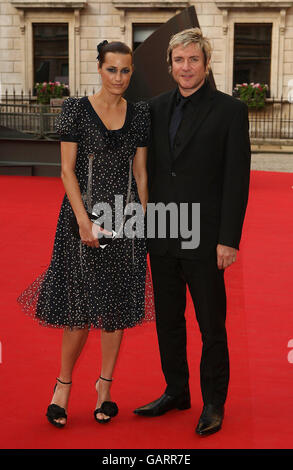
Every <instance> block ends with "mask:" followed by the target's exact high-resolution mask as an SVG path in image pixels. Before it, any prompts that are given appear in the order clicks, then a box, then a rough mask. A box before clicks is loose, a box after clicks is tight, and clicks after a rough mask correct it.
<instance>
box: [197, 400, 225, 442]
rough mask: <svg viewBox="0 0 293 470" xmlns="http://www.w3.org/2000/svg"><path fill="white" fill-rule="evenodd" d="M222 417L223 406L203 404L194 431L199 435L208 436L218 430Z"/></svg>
mask: <svg viewBox="0 0 293 470" xmlns="http://www.w3.org/2000/svg"><path fill="white" fill-rule="evenodd" d="M223 418H224V407H223V406H214V405H212V404H209V405H205V406H204V407H203V410H202V414H201V416H200V418H199V421H198V425H197V427H196V430H195V432H196V433H197V434H199V435H200V436H208V435H209V434H213V433H215V432H217V431H220V429H221V427H222V422H223Z"/></svg>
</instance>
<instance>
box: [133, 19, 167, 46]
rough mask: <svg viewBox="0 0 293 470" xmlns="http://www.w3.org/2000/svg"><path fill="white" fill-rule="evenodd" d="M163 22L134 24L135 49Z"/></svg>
mask: <svg viewBox="0 0 293 470" xmlns="http://www.w3.org/2000/svg"><path fill="white" fill-rule="evenodd" d="M160 26H161V23H156V24H145V25H144V24H133V25H132V44H133V46H132V47H133V50H135V49H136V48H137V47H138V46H139V45H140V44H141V43H143V42H144V41H145V40H146V39H147V38H148V37H149V36H150V35H151V34H153V33H154V32H155V31H156V30H157V29H158V28H159V27H160Z"/></svg>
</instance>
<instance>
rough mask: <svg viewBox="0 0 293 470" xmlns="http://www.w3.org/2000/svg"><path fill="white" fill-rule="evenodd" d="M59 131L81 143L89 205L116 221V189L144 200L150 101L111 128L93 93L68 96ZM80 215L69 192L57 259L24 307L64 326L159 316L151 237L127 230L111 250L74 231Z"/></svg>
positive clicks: (79, 171) (79, 166) (23, 299)
mask: <svg viewBox="0 0 293 470" xmlns="http://www.w3.org/2000/svg"><path fill="white" fill-rule="evenodd" d="M56 130H57V132H58V134H59V135H60V140H61V141H68V142H77V143H78V150H77V158H76V166H75V174H76V177H77V180H78V182H79V186H80V190H81V194H82V198H83V201H84V203H85V207H86V208H87V209H90V208H91V206H92V207H94V205H95V204H96V203H98V202H101V201H102V202H106V203H108V204H110V206H111V208H112V213H113V222H114V221H115V205H114V203H115V196H117V195H119V196H123V204H124V207H125V204H126V203H127V197H128V198H130V202H131V201H133V202H139V196H138V191H137V186H136V181H135V178H134V177H133V173H132V163H133V158H134V156H135V153H136V149H137V147H143V146H146V145H148V141H149V135H150V113H149V108H148V105H147V104H146V103H144V102H140V103H135V104H134V103H127V113H126V119H125V123H124V125H123V127H122V128H121V129H119V130H115V131H109V130H108V129H107V128H106V127H105V126H104V124H103V122H102V121H101V120H100V118H99V116H98V114H97V113H96V112H95V110H94V108H93V107H92V105H91V103H90V101H89V99H88V98H87V97H83V98H68V99H66V100H65V102H64V103H63V107H62V112H61V113H60V114H59V116H58V117H57V119H56ZM89 174H90V178H89V177H88V176H89ZM89 185H90V187H89ZM73 216H74V214H73V211H72V209H71V205H70V203H69V200H68V198H67V196H66V194H65V196H64V199H63V202H62V206H61V210H60V214H59V218H58V223H57V230H56V235H55V241H54V247H53V253H52V258H51V262H50V265H49V267H48V269H47V270H46V271H45V272H44V273H41V274H40V275H39V276H38V278H37V279H35V281H34V282H33V283H32V284H31V285H30V286H28V287H27V288H26V289H25V291H24V292H22V294H21V295H20V296H19V298H18V302H19V304H20V305H21V307H22V308H23V310H24V311H25V312H26V313H28V314H31V315H32V316H33V317H34V318H35V319H36V320H38V322H39V323H40V324H42V325H44V326H53V327H59V328H64V327H69V328H89V329H90V328H101V329H104V330H106V331H115V330H117V329H125V328H131V327H133V326H135V325H137V324H142V323H143V322H144V321H151V320H154V318H155V313H154V300H153V289H152V282H151V276H150V272H149V268H148V264H147V249H146V240H145V239H144V238H133V239H130V238H127V237H125V235H124V236H123V237H121V238H117V239H116V240H114V241H113V242H112V243H111V245H109V246H107V247H106V248H104V249H102V248H91V247H88V246H86V245H83V244H82V243H81V241H80V240H79V239H77V238H76V237H75V236H74V234H73V232H72V228H71V223H70V221H71V220H72V217H73ZM113 226H114V224H113Z"/></svg>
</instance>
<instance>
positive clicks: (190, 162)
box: [147, 85, 251, 258]
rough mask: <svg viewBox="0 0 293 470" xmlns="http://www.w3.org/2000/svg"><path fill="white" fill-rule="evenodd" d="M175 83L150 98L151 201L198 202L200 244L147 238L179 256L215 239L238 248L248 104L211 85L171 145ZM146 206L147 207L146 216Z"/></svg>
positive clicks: (208, 247) (208, 246) (207, 249)
mask: <svg viewBox="0 0 293 470" xmlns="http://www.w3.org/2000/svg"><path fill="white" fill-rule="evenodd" d="M176 92H177V89H175V90H173V91H171V92H167V93H164V94H162V95H159V96H157V97H155V98H153V99H151V100H150V102H149V104H150V110H151V120H152V137H151V144H150V147H149V154H148V175H149V203H153V205H154V204H157V203H159V202H163V203H164V204H168V203H170V202H173V203H176V204H177V206H178V207H179V203H182V202H185V203H188V205H189V209H191V203H200V244H199V246H198V247H197V248H195V249H182V247H181V241H182V239H180V236H179V237H178V238H177V239H174V238H172V239H168V238H158V237H156V238H148V249H149V252H150V253H154V254H159V255H163V254H166V253H167V252H169V253H172V254H173V255H175V256H179V257H183V258H196V257H202V256H206V255H208V254H210V253H211V252H212V251H213V250H215V248H216V246H217V244H218V243H220V244H223V245H227V246H230V247H234V248H237V249H239V243H240V239H241V232H242V226H243V221H244V216H245V211H246V206H247V200H248V191H249V176H250V158H251V154H250V140H249V123H248V110H247V106H246V105H245V104H244V103H243V102H241V101H239V100H237V99H236V98H233V97H231V96H230V95H227V94H225V93H222V92H220V91H218V90H214V89H212V88H211V87H210V86H209V85H208V86H206V87H205V91H204V93H203V94H202V96H201V99H200V101H199V103H198V105H197V112H194V110H193V109H192V107H189V108H188V115H185V116H184V121H183V122H182V124H181V128H180V142H177V143H178V145H177V147H175V149H174V151H171V148H170V144H169V121H170V116H171V112H172V107H173V103H174V99H175V94H176ZM148 212H149V211H147V216H149V214H148Z"/></svg>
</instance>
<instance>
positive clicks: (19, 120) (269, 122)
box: [0, 90, 293, 141]
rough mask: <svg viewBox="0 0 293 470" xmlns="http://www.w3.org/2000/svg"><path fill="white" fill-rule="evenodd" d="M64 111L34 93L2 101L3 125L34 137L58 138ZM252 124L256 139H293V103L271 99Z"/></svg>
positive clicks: (253, 113) (254, 112)
mask: <svg viewBox="0 0 293 470" xmlns="http://www.w3.org/2000/svg"><path fill="white" fill-rule="evenodd" d="M94 93H95V90H93V94H94ZM85 95H86V92H85ZM75 96H77V97H78V96H80V95H78V94H76V95H75ZM60 110H61V104H60V103H59V105H55V106H53V105H42V104H38V103H37V102H36V98H35V97H34V96H32V95H31V94H28V95H26V96H24V95H23V94H21V95H15V94H13V95H8V94H5V95H4V96H3V97H2V100H0V126H3V127H5V128H9V129H14V130H17V131H19V132H22V133H25V134H29V135H31V136H32V137H33V138H54V137H56V134H55V131H54V123H55V118H56V115H57V114H58V113H59V112H60ZM249 122H250V137H251V138H252V139H257V140H263V141H265V140H269V139H277V140H292V139H293V103H290V102H288V101H287V100H283V99H281V100H277V99H271V98H270V99H268V100H267V101H266V106H265V107H264V108H263V109H262V110H251V109H250V110H249Z"/></svg>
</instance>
